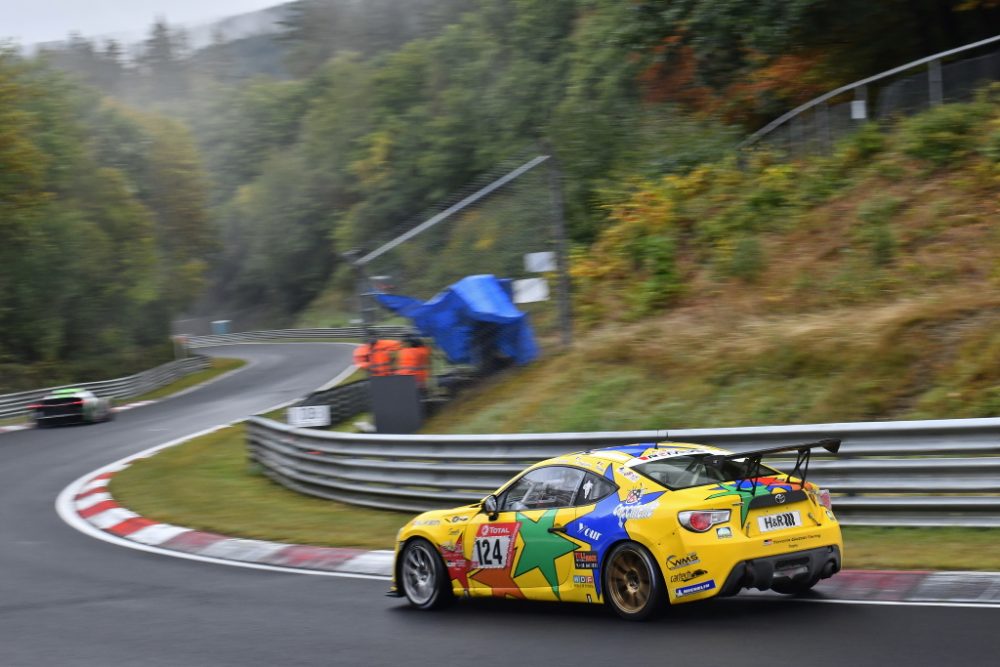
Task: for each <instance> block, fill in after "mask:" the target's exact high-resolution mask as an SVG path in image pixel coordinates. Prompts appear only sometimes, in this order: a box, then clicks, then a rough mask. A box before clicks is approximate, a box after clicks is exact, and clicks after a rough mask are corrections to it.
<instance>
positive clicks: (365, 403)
mask: <svg viewBox="0 0 1000 667" xmlns="http://www.w3.org/2000/svg"><path fill="white" fill-rule="evenodd" d="M369 384H370V383H369V382H368V380H357V381H356V382H349V383H347V384H341V385H337V386H336V387H333V388H332V389H325V390H323V391H315V392H313V393H311V394H309V395H308V396H306V397H305V398H303V399H302V400H300V401H298V402H297V403H295V405H296V406H302V405H327V406H329V407H330V423H331V424H339V423H341V422H344V421H347V420H348V419H350V418H351V417H356V416H357V415H360V414H362V413H364V412H368V411H369V410H370V409H371V399H370V397H369V394H368V392H369Z"/></svg>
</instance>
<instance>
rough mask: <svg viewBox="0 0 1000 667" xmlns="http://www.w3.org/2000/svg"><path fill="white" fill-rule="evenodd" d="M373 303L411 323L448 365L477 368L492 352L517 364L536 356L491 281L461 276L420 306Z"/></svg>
mask: <svg viewBox="0 0 1000 667" xmlns="http://www.w3.org/2000/svg"><path fill="white" fill-rule="evenodd" d="M375 298H377V299H378V301H379V303H381V304H382V305H383V306H385V307H386V308H388V309H389V310H392V311H395V312H396V313H399V314H400V315H402V316H403V317H407V318H409V319H410V320H412V321H413V325H414V326H415V327H416V328H417V329H419V330H420V333H421V335H423V336H427V337H429V338H433V339H434V342H435V343H436V344H437V346H438V347H439V348H440V349H441V350H442V351H443V352H444V353H445V356H447V357H448V360H449V361H450V362H452V363H455V364H476V365H479V364H480V363H482V362H483V356H484V355H489V354H491V353H493V352H494V351H496V352H499V353H500V354H501V355H503V356H505V357H509V358H510V359H512V360H513V361H514V363H517V364H526V363H528V362H530V361H533V360H534V359H535V358H537V357H538V345H537V344H536V343H535V335H534V333H533V332H532V330H531V324H530V323H529V322H528V315H527V314H526V313H523V312H521V311H520V310H518V309H517V306H515V305H514V302H513V301H512V300H511V298H510V294H508V292H507V290H505V289H504V287H503V285H502V284H501V281H500V280H498V279H497V278H496V276H491V275H480V276H466V277H465V278H462V279H461V280H459V281H458V282H457V283H455V284H453V285H451V286H450V287H448V288H447V289H445V290H444V291H443V292H441V293H439V294H438V295H437V296H435V297H434V298H433V299H431V300H430V301H428V302H426V303H423V302H421V301H418V300H417V299H414V298H412V297H408V296H400V295H396V294H377V295H375ZM491 343H492V347H493V349H489V347H488V346H489V345H490V344H491ZM484 346H486V347H484Z"/></svg>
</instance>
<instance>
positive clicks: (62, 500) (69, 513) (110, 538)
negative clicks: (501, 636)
mask: <svg viewBox="0 0 1000 667" xmlns="http://www.w3.org/2000/svg"><path fill="white" fill-rule="evenodd" d="M287 344H288V343H286V345H287ZM292 344H293V345H294V343H292ZM333 344H334V345H343V344H344V343H333ZM246 368H247V366H242V367H240V368H237V369H235V371H234V372H238V371H241V370H245V369H246ZM354 370H355V368H354V365H353V364H351V365H350V366H348V367H347V368H345V369H344V370H343V371H341V372H340V373H339V374H338V375H337V376H336V377H335V378H334V379H333V380H331V381H330V383H327V384H331V383H332V382H334V381H339V380H340V378H341V377H347V376H349V375H350V374H351V373H354ZM298 400H300V399H298V398H295V399H292V400H290V401H285V402H283V403H279V404H278V405H275V406H273V407H270V408H267V409H265V410H262V411H261V412H271V411H272V410H280V409H281V408H283V407H285V406H287V405H291V404H292V403H294V402H296V401H298ZM244 421H246V418H244V419H237V420H235V421H232V422H230V423H228V424H220V425H218V426H212V427H211V428H207V429H204V430H201V431H198V432H197V433H192V434H190V435H185V436H183V437H180V438H175V439H174V440H171V441H169V442H165V443H163V444H160V445H154V446H153V447H149V448H148V449H144V450H142V451H141V452H138V453H136V454H130V455H128V456H126V457H124V458H121V459H118V460H117V461H114V462H113V463H109V464H107V465H105V466H102V467H100V468H98V469H97V470H93V471H91V472H89V473H86V474H84V475H81V476H80V477H79V478H77V479H76V480H74V481H73V482H70V484H69V485H68V486H67V487H66V488H65V489H63V490H62V491H60V492H59V495H58V496H57V497H56V502H55V509H56V514H58V515H59V518H60V519H62V520H63V521H64V522H65V523H66V524H68V525H69V526H70V527H72V528H75V529H76V530H78V531H80V532H81V533H84V534H85V535H89V536H90V537H93V538H96V539H98V540H102V541H104V542H108V543H110V544H115V545H118V546H121V547H127V548H129V549H135V550H136V551H145V552H147V553H155V554H160V555H162V556H171V557H173V558H183V559H186V560H193V561H199V562H202V563H213V564H216V565H228V566H230V567H242V568H247V569H250V570H267V571H271V572H283V573H286V574H311V575H314V576H320V577H342V578H346V579H374V580H377V581H391V580H392V577H389V576H386V575H378V574H356V573H353V572H328V571H325V570H307V569H305V568H297V567H283V566H280V565H265V564H263V563H247V562H243V561H237V560H228V559H224V558H212V557H211V556H202V555H199V554H192V553H187V552H184V551H174V550H172V549H162V548H160V547H155V546H152V545H149V544H142V543H140V542H133V541H132V540H128V539H125V538H124V537H119V536H117V535H113V534H111V533H106V532H104V531H103V530H100V529H98V528H96V527H94V526H93V525H92V524H90V523H89V522H88V521H87V520H86V519H83V518H81V517H80V515H79V514H77V513H76V509H75V506H74V503H73V500H74V499H75V498H76V496H77V494H78V493H79V491H80V488H81V487H83V486H84V485H85V484H87V483H88V482H90V481H91V480H92V479H93V478H94V477H96V476H98V475H101V474H104V473H105V472H112V471H114V472H117V471H118V470H121V469H122V468H123V467H124V466H127V465H128V464H129V463H131V462H132V461H135V460H137V459H141V458H146V457H148V456H151V455H152V454H155V453H157V452H159V451H160V450H163V449H168V448H170V447H176V446H177V445H180V444H182V443H185V442H187V441H188V440H194V439H195V438H200V437H201V436H203V435H208V434H209V433H214V432H215V431H219V430H221V429H224V428H227V427H229V426H233V425H234V424H239V423H241V422H244ZM288 546H290V547H292V546H296V545H294V544H289V545H288Z"/></svg>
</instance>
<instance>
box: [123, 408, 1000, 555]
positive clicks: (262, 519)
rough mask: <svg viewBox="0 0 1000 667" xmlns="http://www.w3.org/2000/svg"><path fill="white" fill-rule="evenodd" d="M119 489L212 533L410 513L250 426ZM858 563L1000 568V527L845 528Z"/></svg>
mask: <svg viewBox="0 0 1000 667" xmlns="http://www.w3.org/2000/svg"><path fill="white" fill-rule="evenodd" d="M111 492H112V494H113V495H114V496H115V498H116V499H117V500H118V502H120V503H121V504H123V505H125V506H126V507H128V508H129V509H131V510H133V511H135V512H138V513H139V514H142V515H143V516H146V517H149V518H152V519H156V520H158V521H164V522H166V523H172V524H176V525H180V526H187V527H190V528H196V529H198V530H206V531H210V532H216V533H221V534H224V535H231V536H234V537H245V538H253V539H261V540H271V541H277V542H290V543H294V544H315V545H320V546H342V547H364V548H372V549H376V548H380V549H387V548H391V547H392V543H393V539H394V537H395V535H396V531H397V530H398V529H399V527H400V526H402V525H403V524H404V523H405V522H406V521H407V520H408V518H409V516H410V515H409V514H404V513H400V512H386V511H380V510H371V509H365V508H361V507H352V506H349V505H344V504H341V503H335V502H330V501H326V500H320V499H318V498H311V497H308V496H303V495H300V494H298V493H295V492H293V491H289V490H287V489H285V488H283V487H281V486H279V485H277V484H275V483H273V482H271V481H270V480H269V479H268V478H267V477H265V476H264V475H262V474H260V473H255V472H253V471H251V470H250V468H249V465H248V462H247V459H246V443H245V435H244V428H243V426H234V427H230V428H227V429H224V430H222V431H218V432H216V433H212V434H210V435H207V436H203V437H201V438H197V439H195V440H192V441H191V442H188V443H185V444H183V445H180V446H178V447H174V448H171V449H168V450H166V451H164V452H162V453H160V454H157V455H156V456H154V457H152V458H149V459H144V460H142V461H138V462H136V463H135V464H133V465H132V466H131V467H130V468H128V469H127V470H124V471H122V472H121V473H119V474H118V475H116V476H115V477H114V478H113V480H112V482H111ZM844 540H845V550H846V552H847V553H846V565H847V567H850V568H874V569H934V570H938V569H940V570H1000V551H998V550H997V549H996V545H997V544H1000V529H982V530H979V529H960V528H923V529H920V528H868V527H850V526H848V527H845V528H844Z"/></svg>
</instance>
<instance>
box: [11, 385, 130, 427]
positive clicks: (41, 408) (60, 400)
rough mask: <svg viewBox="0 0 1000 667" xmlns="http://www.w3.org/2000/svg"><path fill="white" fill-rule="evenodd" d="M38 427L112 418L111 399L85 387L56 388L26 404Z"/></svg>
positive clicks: (102, 420)
mask: <svg viewBox="0 0 1000 667" xmlns="http://www.w3.org/2000/svg"><path fill="white" fill-rule="evenodd" d="M28 409H29V410H31V417H32V419H34V421H35V425H36V426H37V427H38V428H45V427H46V426H52V425H56V424H81V423H85V422H86V423H91V424H93V423H96V422H106V421H111V420H112V419H114V412H112V410H111V401H109V400H108V399H106V398H100V397H98V396H95V395H94V393H93V392H92V391H88V390H86V389H56V390H55V391H53V392H51V393H49V394H46V395H45V396H44V397H43V398H42V400H40V401H38V402H37V403H33V404H32V405H29V406H28Z"/></svg>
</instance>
